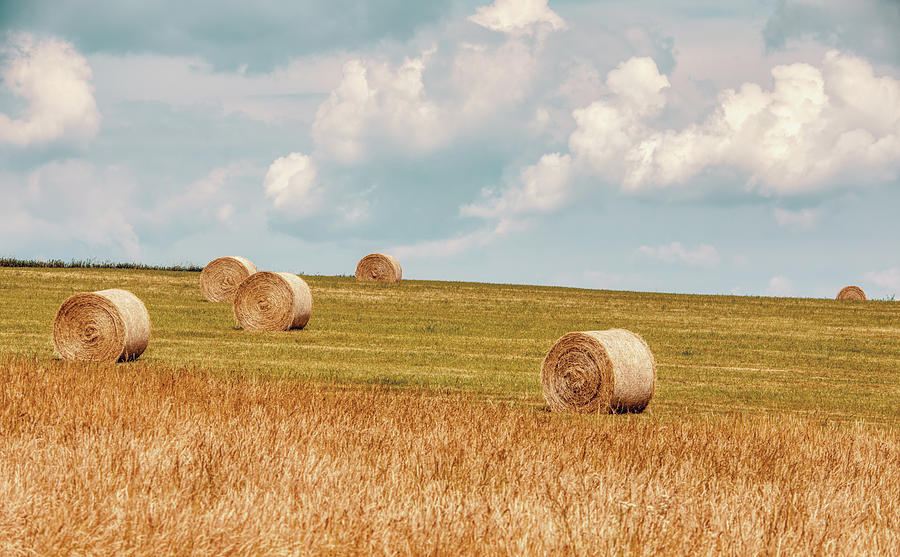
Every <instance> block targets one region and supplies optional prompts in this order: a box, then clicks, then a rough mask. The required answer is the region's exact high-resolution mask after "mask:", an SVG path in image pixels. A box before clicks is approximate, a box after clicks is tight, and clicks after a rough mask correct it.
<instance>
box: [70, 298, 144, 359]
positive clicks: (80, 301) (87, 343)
mask: <svg viewBox="0 0 900 557" xmlns="http://www.w3.org/2000/svg"><path fill="white" fill-rule="evenodd" d="M149 342H150V314H149V313H147V308H146V307H144V303H143V302H141V300H140V299H139V298H138V297H137V296H135V295H134V294H132V293H131V292H128V291H127V290H119V289H117V288H113V289H110V290H100V291H97V292H82V293H79V294H74V295H72V296H69V297H68V298H67V299H66V301H64V302H63V304H62V305H61V306H60V307H59V310H58V311H57V312H56V318H55V319H54V320H53V345H54V346H55V347H56V351H57V352H58V353H59V355H60V356H62V357H63V358H64V359H66V360H79V361H84V362H116V361H118V362H122V361H126V360H134V359H136V358H137V357H138V356H140V355H141V354H142V353H143V352H144V350H146V348H147V344H149Z"/></svg>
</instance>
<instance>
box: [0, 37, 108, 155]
mask: <svg viewBox="0 0 900 557" xmlns="http://www.w3.org/2000/svg"><path fill="white" fill-rule="evenodd" d="M0 54H4V55H5V56H6V57H7V62H6V64H5V66H4V67H3V70H2V76H3V80H2V81H3V83H4V84H5V86H6V87H8V88H9V89H10V90H11V91H12V92H13V93H14V94H15V95H17V96H19V97H22V98H23V99H24V100H25V101H26V103H27V107H26V108H25V110H24V113H23V114H22V115H21V117H20V118H11V117H10V116H9V115H6V114H0V143H11V144H14V145H18V146H23V147H24V146H27V145H31V144H34V143H45V142H48V141H53V140H56V139H59V138H63V137H66V138H70V139H73V140H75V141H84V140H87V139H90V138H92V137H93V136H94V135H96V133H97V130H98V128H99V126H100V112H99V111H98V110H97V103H96V102H95V100H94V91H93V86H92V85H91V77H92V76H91V68H90V66H88V63H87V61H86V60H85V59H84V57H83V56H81V55H80V54H78V52H76V51H75V49H74V47H73V46H72V45H71V44H69V43H67V42H64V41H60V40H56V39H38V38H35V37H34V36H32V35H29V34H17V35H11V36H10V38H9V40H8V43H7V44H6V46H5V47H3V48H2V50H0Z"/></svg>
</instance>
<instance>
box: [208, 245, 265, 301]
mask: <svg viewBox="0 0 900 557" xmlns="http://www.w3.org/2000/svg"><path fill="white" fill-rule="evenodd" d="M255 272H256V266H255V265H254V264H253V263H251V262H250V260H248V259H245V258H243V257H237V256H232V257H219V258H218V259H213V260H212V261H210V262H209V263H208V264H207V265H206V267H204V268H203V272H202V273H200V291H201V292H203V297H204V298H206V299H207V300H209V301H210V302H233V301H234V294H235V292H237V288H238V285H240V284H241V283H242V282H244V279H246V278H247V277H249V276H250V275H252V274H253V273H255Z"/></svg>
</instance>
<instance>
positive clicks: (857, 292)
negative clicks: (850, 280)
mask: <svg viewBox="0 0 900 557" xmlns="http://www.w3.org/2000/svg"><path fill="white" fill-rule="evenodd" d="M837 299H838V300H865V299H866V293H865V292H863V289H862V288H860V287H858V286H845V287H843V288H841V291H840V292H838V295H837Z"/></svg>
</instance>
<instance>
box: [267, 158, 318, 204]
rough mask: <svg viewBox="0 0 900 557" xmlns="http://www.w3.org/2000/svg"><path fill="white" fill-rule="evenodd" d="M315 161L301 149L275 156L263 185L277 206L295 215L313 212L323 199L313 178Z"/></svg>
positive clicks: (314, 177)
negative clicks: (296, 151) (298, 151)
mask: <svg viewBox="0 0 900 557" xmlns="http://www.w3.org/2000/svg"><path fill="white" fill-rule="evenodd" d="M316 172H317V171H316V165H315V163H314V162H313V160H312V159H311V158H310V157H308V156H307V155H304V154H303V153H291V154H290V155H287V156H285V157H280V158H278V159H275V162H273V163H272V164H271V165H270V166H269V170H268V171H267V172H266V177H265V179H264V180H263V189H265V192H266V197H268V198H271V199H272V205H273V206H274V207H275V208H276V209H280V210H283V211H287V212H290V213H291V214H292V215H295V216H297V217H304V216H309V215H311V214H313V213H315V212H316V211H317V210H318V208H319V206H320V204H321V201H322V190H321V188H319V187H318V183H317V181H316Z"/></svg>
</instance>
